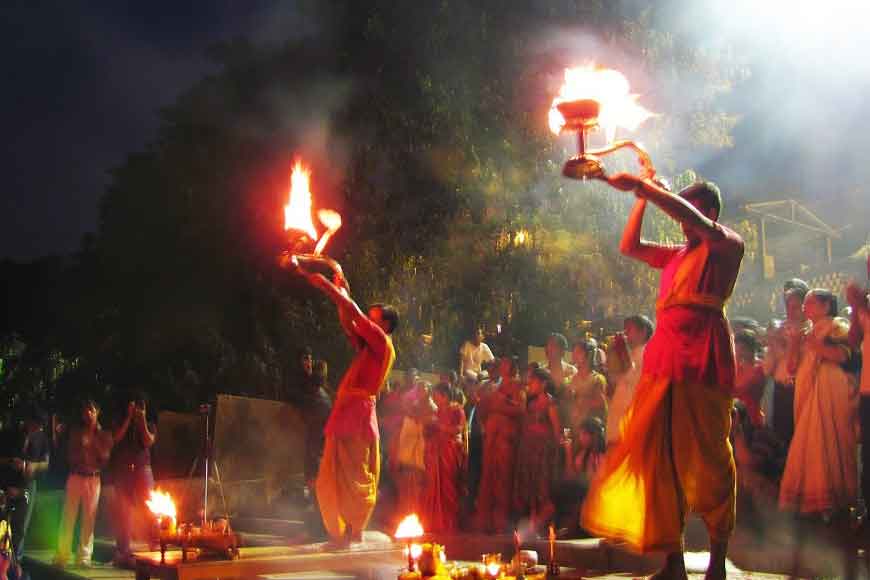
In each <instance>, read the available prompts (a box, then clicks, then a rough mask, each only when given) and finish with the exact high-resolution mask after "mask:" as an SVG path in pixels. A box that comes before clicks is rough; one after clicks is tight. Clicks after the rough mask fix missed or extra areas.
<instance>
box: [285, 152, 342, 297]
mask: <svg viewBox="0 0 870 580" xmlns="http://www.w3.org/2000/svg"><path fill="white" fill-rule="evenodd" d="M310 178H311V173H310V171H309V170H308V169H306V168H305V167H304V166H303V165H302V162H300V161H297V162H296V164H295V165H294V167H293V173H292V174H291V176H290V197H289V200H288V202H287V205H285V206H284V230H285V231H287V233H288V238H289V242H290V247H289V249H288V250H287V251H285V252H284V253H283V254H282V255H281V264H282V265H287V264H292V265H293V266H294V267H298V266H299V265H300V264H304V263H309V264H323V265H325V266H327V267H328V268H329V269H330V270H332V273H333V275H334V278H335V279H337V280H340V281H342V283H343V284H344V285H345V286H346V285H347V283H346V281H345V278H344V272H343V271H342V269H341V264H339V263H338V262H337V261H336V260H334V259H332V258H330V257H329V256H326V255H324V254H323V250H324V249H326V244H327V242H328V241H329V239H330V238H331V237H332V236H333V235H334V234H335V232H337V231H338V229H339V228H340V227H341V215H339V214H338V213H337V212H335V211H333V210H331V209H321V210H320V211H318V212H317V219H318V220H319V221H320V223H321V225H323V227H324V228H325V230H324V232H323V233H322V234H320V235H318V234H317V230H316V229H315V227H314V223H313V222H312V221H311V213H312V204H313V202H312V196H311V189H310ZM311 244H314V248H313V250H311V251H308V252H306V251H305V250H306V249H307V248H310V245H311Z"/></svg>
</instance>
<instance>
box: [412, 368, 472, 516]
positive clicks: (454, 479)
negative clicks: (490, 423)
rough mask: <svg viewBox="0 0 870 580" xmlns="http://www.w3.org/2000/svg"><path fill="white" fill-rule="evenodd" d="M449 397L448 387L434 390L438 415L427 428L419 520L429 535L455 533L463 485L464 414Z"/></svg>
mask: <svg viewBox="0 0 870 580" xmlns="http://www.w3.org/2000/svg"><path fill="white" fill-rule="evenodd" d="M450 395H451V389H450V385H449V384H447V383H439V384H438V385H436V386H435V389H434V391H433V393H432V398H433V399H434V400H435V405H436V406H437V407H438V411H436V413H435V415H434V416H433V418H432V421H431V422H430V423H429V424H428V425H427V426H426V457H425V465H426V474H425V484H424V488H423V499H422V512H423V513H422V519H423V525H424V526H425V528H426V530H427V531H432V532H452V531H455V530H456V526H457V520H458V515H459V501H460V499H461V496H462V493H461V491H462V482H463V481H464V477H463V476H462V470H463V466H464V465H465V446H464V444H463V440H462V434H463V433H464V432H465V412H464V411H463V410H462V406H461V405H459V404H457V403H455V402H451V401H450Z"/></svg>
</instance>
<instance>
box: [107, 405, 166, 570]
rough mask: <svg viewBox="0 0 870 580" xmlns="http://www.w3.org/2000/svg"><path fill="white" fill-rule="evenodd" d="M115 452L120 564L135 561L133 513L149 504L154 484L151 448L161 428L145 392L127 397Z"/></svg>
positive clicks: (113, 466)
mask: <svg viewBox="0 0 870 580" xmlns="http://www.w3.org/2000/svg"><path fill="white" fill-rule="evenodd" d="M114 437H115V452H114V453H113V454H112V460H111V471H112V478H113V481H114V484H115V518H114V519H115V558H114V564H115V565H116V566H120V567H123V566H127V565H129V564H130V562H131V557H132V552H131V549H130V538H131V536H132V527H133V516H134V514H135V513H136V510H137V509H139V508H141V507H142V506H143V505H145V500H147V499H148V496H149V494H150V493H151V489H152V488H153V487H154V473H153V472H152V471H151V447H152V446H153V445H154V442H155V441H156V440H157V428H156V426H155V425H154V423H152V422H150V421H149V420H148V414H147V410H146V397H145V393H143V392H141V391H134V392H133V393H131V395H130V396H129V397H127V406H126V411H125V414H124V416H123V418H122V419H121V421H120V422H119V423H118V424H117V425H116V427H115V429H114Z"/></svg>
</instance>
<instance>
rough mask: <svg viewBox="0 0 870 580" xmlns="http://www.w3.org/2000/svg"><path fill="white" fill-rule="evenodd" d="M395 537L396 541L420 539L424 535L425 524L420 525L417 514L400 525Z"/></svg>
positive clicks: (410, 516)
mask: <svg viewBox="0 0 870 580" xmlns="http://www.w3.org/2000/svg"><path fill="white" fill-rule="evenodd" d="M393 535H394V537H395V538H396V539H401V538H419V537H420V536H422V535H423V524H421V523H420V518H418V517H417V514H411V515H409V516H408V517H406V518H405V519H403V520H402V521H401V522H400V523H399V527H398V528H396V533H395V534H393Z"/></svg>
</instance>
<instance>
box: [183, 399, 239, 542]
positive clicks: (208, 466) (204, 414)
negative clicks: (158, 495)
mask: <svg viewBox="0 0 870 580" xmlns="http://www.w3.org/2000/svg"><path fill="white" fill-rule="evenodd" d="M211 409H212V406H211V405H209V404H207V403H205V404H202V405H200V406H199V416H200V421H201V424H202V448H201V451H200V453H199V455H197V456H196V457H195V458H194V460H193V463H192V464H191V465H190V471H189V472H188V474H187V480H188V483H190V482H192V481H193V479H194V476H195V475H196V471H197V469H198V468H199V466H200V464H202V472H203V475H202V522H201V524H202V528H203V529H206V528H207V527H208V521H209V520H208V483H209V472H210V471H212V470H213V471H214V478H215V481H216V482H217V488H218V493H220V496H221V505H222V506H223V512H224V513H223V516H224V518H226V520H227V526H228V528H229V525H230V524H229V522H230V514H229V510H228V509H227V498H226V496H225V495H224V485H223V482H222V481H221V472H220V469H218V464H217V461H215V459H214V455H213V453H212V436H211ZM189 489H190V486H188V490H189Z"/></svg>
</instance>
